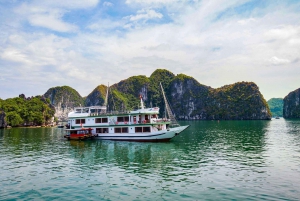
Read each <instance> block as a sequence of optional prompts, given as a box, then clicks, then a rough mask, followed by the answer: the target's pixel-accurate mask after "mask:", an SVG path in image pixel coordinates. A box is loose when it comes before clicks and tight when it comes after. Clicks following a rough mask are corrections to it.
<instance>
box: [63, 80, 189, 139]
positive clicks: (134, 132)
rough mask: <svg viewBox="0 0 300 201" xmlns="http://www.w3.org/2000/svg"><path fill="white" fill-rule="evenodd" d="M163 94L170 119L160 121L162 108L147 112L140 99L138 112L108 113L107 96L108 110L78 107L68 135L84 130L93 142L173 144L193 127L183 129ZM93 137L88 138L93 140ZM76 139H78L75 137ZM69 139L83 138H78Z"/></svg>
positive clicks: (69, 124) (70, 137)
mask: <svg viewBox="0 0 300 201" xmlns="http://www.w3.org/2000/svg"><path fill="white" fill-rule="evenodd" d="M160 87H161V90H162V94H163V98H164V102H165V107H166V112H167V114H168V118H159V117H158V115H159V108H158V107H151V108H145V107H144V102H143V97H142V96H141V95H140V102H141V103H140V104H141V107H140V109H138V110H134V111H127V112H124V111H122V112H118V111H111V112H108V111H107V107H106V104H107V96H108V88H109V87H108V88H107V94H106V100H105V103H104V106H90V107H76V108H74V111H73V112H70V113H69V114H68V126H69V129H66V131H68V132H71V133H75V132H79V131H80V130H81V129H82V127H83V126H84V127H85V128H88V129H90V130H89V131H91V135H92V136H93V139H99V140H122V141H143V142H151V141H154V142H157V141H169V140H170V139H172V138H173V137H175V136H177V135H179V133H181V132H182V131H184V130H185V129H187V128H188V127H189V125H184V126H180V125H179V124H178V122H177V121H176V119H175V116H174V115H173V113H172V111H171V108H170V106H169V104H168V101H167V99H166V96H165V93H164V90H163V87H162V85H161V83H160ZM91 135H90V134H89V135H87V137H88V138H91ZM73 136H74V137H73ZM67 138H68V139H72V138H79V137H77V136H76V135H75V134H73V135H69V136H68V137H67Z"/></svg>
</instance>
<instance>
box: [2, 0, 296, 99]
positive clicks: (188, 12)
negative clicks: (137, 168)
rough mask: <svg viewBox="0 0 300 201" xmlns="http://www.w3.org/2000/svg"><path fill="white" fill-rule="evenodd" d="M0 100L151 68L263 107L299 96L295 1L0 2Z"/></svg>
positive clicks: (82, 89)
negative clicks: (243, 93) (233, 87)
mask: <svg viewBox="0 0 300 201" xmlns="http://www.w3.org/2000/svg"><path fill="white" fill-rule="evenodd" d="M0 13H1V14H0V98H1V99H7V98H13V97H17V96H18V95H19V94H21V93H23V94H25V95H26V96H27V97H28V96H36V95H42V94H44V93H45V92H46V91H47V90H48V89H49V88H51V87H56V86H64V85H67V86H70V87H72V88H74V89H75V90H77V91H78V92H79V93H80V95H81V96H87V95H88V94H89V93H90V92H92V90H93V89H94V88H96V87H97V86H98V85H100V84H105V85H107V83H110V85H112V84H114V83H117V82H119V81H121V80H124V79H127V78H128V77H130V76H135V75H146V76H148V77H149V76H150V75H151V73H152V72H153V71H155V70H156V69H167V70H169V71H171V72H173V73H174V74H175V75H176V74H180V73H183V74H186V75H188V76H192V77H194V78H195V79H196V80H197V81H198V82H199V83H201V84H204V85H207V86H211V87H213V88H218V87H221V86H224V85H228V84H233V83H235V82H241V81H251V82H255V83H256V84H257V85H258V87H259V89H260V92H261V93H262V94H263V96H264V98H265V99H266V100H269V99H270V98H279V97H281V98H284V97H285V96H286V95H287V94H288V93H289V92H291V91H293V90H296V89H298V88H300V0H284V1H282V0H230V1H228V0H214V1H211V0H185V1H184V0H124V1H119V0H115V1H103V0H84V1H83V0H43V1H41V0H0Z"/></svg>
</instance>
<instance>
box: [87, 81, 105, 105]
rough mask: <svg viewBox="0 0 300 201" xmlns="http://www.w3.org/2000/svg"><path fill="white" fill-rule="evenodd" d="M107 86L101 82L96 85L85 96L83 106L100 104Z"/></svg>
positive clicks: (102, 103) (102, 102)
mask: <svg viewBox="0 0 300 201" xmlns="http://www.w3.org/2000/svg"><path fill="white" fill-rule="evenodd" d="M106 91H107V86H105V85H103V84H101V85H99V86H97V87H96V88H95V89H94V90H93V91H92V92H91V93H90V94H89V95H88V96H87V97H85V100H84V105H85V106H96V105H98V106H102V105H104V102H105V97H106Z"/></svg>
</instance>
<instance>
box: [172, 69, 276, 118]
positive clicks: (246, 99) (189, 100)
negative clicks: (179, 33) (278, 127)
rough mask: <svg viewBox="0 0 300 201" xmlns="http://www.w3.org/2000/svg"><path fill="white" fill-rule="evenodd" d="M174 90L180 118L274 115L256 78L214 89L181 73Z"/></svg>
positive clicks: (174, 101)
mask: <svg viewBox="0 0 300 201" xmlns="http://www.w3.org/2000/svg"><path fill="white" fill-rule="evenodd" d="M170 92H171V94H170V95H171V99H170V100H171V101H170V102H171V105H172V107H173V110H174V112H175V114H176V115H177V118H178V119H201V120H230V119H233V120H246V119H249V120H250V119H266V120H267V119H271V113H270V110H269V107H268V105H267V103H266V101H265V99H264V98H263V96H262V95H261V93H260V92H259V89H258V87H257V85H256V84H254V83H253V82H239V83H235V84H232V85H226V86H223V87H221V88H218V89H213V88H210V87H207V86H205V85H201V84H200V83H198V82H197V81H196V80H195V79H193V78H192V77H188V76H186V75H182V74H181V75H178V76H176V77H175V78H174V80H173V82H172V83H171V86H170Z"/></svg>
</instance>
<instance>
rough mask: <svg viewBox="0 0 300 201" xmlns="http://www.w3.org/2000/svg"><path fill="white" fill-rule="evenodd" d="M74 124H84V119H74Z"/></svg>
mask: <svg viewBox="0 0 300 201" xmlns="http://www.w3.org/2000/svg"><path fill="white" fill-rule="evenodd" d="M75 123H76V124H85V119H76V121H75Z"/></svg>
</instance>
